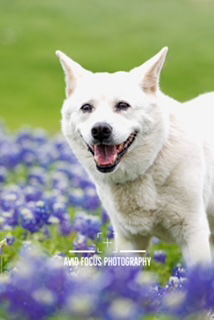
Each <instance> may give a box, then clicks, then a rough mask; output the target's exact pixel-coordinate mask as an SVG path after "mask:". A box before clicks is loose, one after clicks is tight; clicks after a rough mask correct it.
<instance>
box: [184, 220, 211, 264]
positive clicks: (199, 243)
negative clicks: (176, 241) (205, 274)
mask: <svg viewBox="0 0 214 320" xmlns="http://www.w3.org/2000/svg"><path fill="white" fill-rule="evenodd" d="M209 238H210V230H209V226H208V222H207V221H206V218H204V219H203V221H199V222H198V224H195V223H194V225H187V226H186V227H185V231H184V241H183V244H182V251H183V255H184V258H185V261H186V263H187V265H188V266H192V265H195V264H197V263H200V264H208V263H210V262H211V260H212V258H211V248H210V242H209Z"/></svg>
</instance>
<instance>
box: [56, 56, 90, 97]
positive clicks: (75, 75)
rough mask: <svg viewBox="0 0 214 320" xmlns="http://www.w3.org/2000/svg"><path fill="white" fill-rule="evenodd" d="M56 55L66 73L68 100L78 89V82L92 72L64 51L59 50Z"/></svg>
mask: <svg viewBox="0 0 214 320" xmlns="http://www.w3.org/2000/svg"><path fill="white" fill-rule="evenodd" d="M56 55H57V57H58V58H59V60H60V63H61V65H62V68H63V70H64V72H65V82H66V96H67V98H68V97H69V96H70V95H71V94H72V93H73V91H74V89H75V88H76V85H77V82H78V80H79V79H80V78H81V77H83V76H84V75H85V74H86V73H89V72H90V71H88V70H86V69H84V68H83V67H82V66H81V65H80V64H78V63H77V62H75V61H73V60H72V59H71V58H69V57H68V56H67V55H66V54H64V53H63V52H62V51H59V50H57V51H56Z"/></svg>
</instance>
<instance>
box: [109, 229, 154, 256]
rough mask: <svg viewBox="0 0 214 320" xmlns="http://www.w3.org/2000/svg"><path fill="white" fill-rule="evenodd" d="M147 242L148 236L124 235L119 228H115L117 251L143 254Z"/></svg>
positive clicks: (148, 240)
mask: <svg viewBox="0 0 214 320" xmlns="http://www.w3.org/2000/svg"><path fill="white" fill-rule="evenodd" d="M149 244H150V237H145V236H142V235H124V234H123V233H122V232H121V231H120V230H119V229H116V230H115V251H116V252H117V253H137V254H140V255H141V254H145V252H146V250H147V248H148V247H149Z"/></svg>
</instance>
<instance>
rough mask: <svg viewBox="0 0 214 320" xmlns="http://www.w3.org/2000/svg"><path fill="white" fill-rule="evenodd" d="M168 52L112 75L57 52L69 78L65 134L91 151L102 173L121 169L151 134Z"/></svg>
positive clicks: (64, 110) (63, 124)
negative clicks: (125, 161) (88, 67)
mask: <svg viewBox="0 0 214 320" xmlns="http://www.w3.org/2000/svg"><path fill="white" fill-rule="evenodd" d="M167 50H168V49H167V48H163V49H162V50H161V51H160V52H159V53H158V54H157V55H155V56H154V57H153V58H151V59H150V60H148V61H147V62H146V63H144V64H143V65H142V66H140V67H137V68H134V69H132V70H131V71H130V72H116V73H112V74H109V73H92V72H90V71H88V70H86V69H84V68H83V67H82V66H80V65H79V64H77V63H76V62H74V61H73V60H72V59H70V58H69V57H68V56H66V55H65V54H64V53H62V52H60V51H57V52H56V54H57V56H58V57H59V59H60V62H61V64H62V67H63V69H64V72H65V75H66V96H67V98H66V100H65V103H64V106H63V109H62V116H63V118H62V129H63V133H64V135H65V136H66V138H67V140H68V142H69V143H70V145H71V146H72V147H73V148H74V149H75V148H79V147H80V146H81V148H85V150H87V152H88V155H90V158H91V159H92V160H93V161H94V163H95V164H96V168H97V170H99V171H100V172H103V173H108V172H112V171H114V170H116V169H117V168H118V167H119V164H120V163H122V162H123V161H124V160H123V159H126V157H127V156H128V154H130V153H131V152H132V150H133V149H134V148H135V147H137V146H138V145H139V144H142V139H143V137H144V136H146V135H147V134H148V133H149V132H150V130H151V128H152V122H153V119H152V112H153V110H154V108H155V105H156V99H157V95H158V92H159V77H160V72H161V69H162V67H163V64H164V61H165V57H166V54H167ZM75 146H76V147H75ZM75 151H76V150H74V152H75Z"/></svg>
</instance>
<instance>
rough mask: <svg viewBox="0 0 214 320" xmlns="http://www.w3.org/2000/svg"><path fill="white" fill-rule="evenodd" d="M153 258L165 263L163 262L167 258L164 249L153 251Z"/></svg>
mask: <svg viewBox="0 0 214 320" xmlns="http://www.w3.org/2000/svg"><path fill="white" fill-rule="evenodd" d="M154 259H155V260H156V261H157V262H158V263H162V264H165V263H166V260H167V255H166V252H165V251H162V250H158V251H155V253H154Z"/></svg>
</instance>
